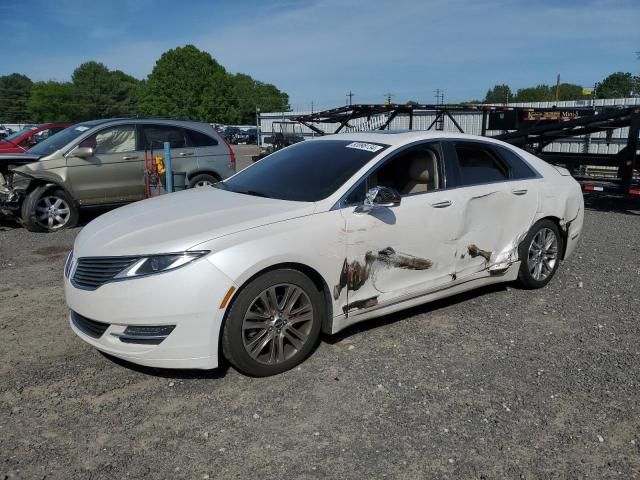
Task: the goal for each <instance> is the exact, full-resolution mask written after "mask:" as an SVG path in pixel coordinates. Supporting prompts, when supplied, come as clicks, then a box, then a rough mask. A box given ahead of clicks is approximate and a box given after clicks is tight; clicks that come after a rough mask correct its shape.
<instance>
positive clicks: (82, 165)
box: [67, 124, 144, 204]
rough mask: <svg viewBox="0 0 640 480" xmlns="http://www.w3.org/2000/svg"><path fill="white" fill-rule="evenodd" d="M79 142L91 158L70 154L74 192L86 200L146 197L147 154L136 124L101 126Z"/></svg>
mask: <svg viewBox="0 0 640 480" xmlns="http://www.w3.org/2000/svg"><path fill="white" fill-rule="evenodd" d="M79 146H81V147H89V148H93V150H94V155H93V156H92V157H90V158H86V159H85V158H79V157H73V156H69V157H67V168H68V170H67V174H68V176H69V183H70V185H71V189H72V191H73V195H74V197H75V198H76V199H78V200H79V201H80V203H82V204H105V203H125V202H131V201H135V200H140V199H142V198H144V177H143V165H144V155H143V151H142V150H141V149H140V146H139V142H138V136H137V130H136V126H135V125H134V124H122V125H116V126H112V127H106V128H102V129H100V130H98V131H97V132H96V133H94V134H93V135H91V136H89V137H88V138H86V139H84V140H83V141H82V142H81V143H80V144H79Z"/></svg>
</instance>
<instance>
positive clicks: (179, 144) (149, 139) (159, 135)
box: [142, 125, 187, 149]
mask: <svg viewBox="0 0 640 480" xmlns="http://www.w3.org/2000/svg"><path fill="white" fill-rule="evenodd" d="M142 129H143V135H144V137H143V138H144V145H145V146H146V147H147V148H153V149H160V148H162V147H163V146H164V143H165V142H169V145H170V146H171V148H184V147H186V146H187V143H186V141H185V134H184V130H183V129H182V128H180V127H172V126H170V125H144V126H143V127H142Z"/></svg>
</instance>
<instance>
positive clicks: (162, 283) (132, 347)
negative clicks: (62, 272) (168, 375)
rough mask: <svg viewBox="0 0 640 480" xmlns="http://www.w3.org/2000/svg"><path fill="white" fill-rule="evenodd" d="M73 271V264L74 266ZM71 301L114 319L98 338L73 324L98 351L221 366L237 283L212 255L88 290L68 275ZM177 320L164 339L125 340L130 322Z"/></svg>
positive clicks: (155, 362)
mask: <svg viewBox="0 0 640 480" xmlns="http://www.w3.org/2000/svg"><path fill="white" fill-rule="evenodd" d="M71 275H73V269H72V271H71ZM64 285H65V296H66V300H67V305H68V306H69V308H70V309H71V310H72V311H73V312H76V313H78V314H79V315H81V316H83V317H86V318H87V319H90V320H93V321H96V322H101V323H105V324H108V327H107V328H106V330H105V331H104V333H103V334H102V335H100V336H99V337H98V338H94V337H93V336H90V335H88V334H87V333H85V332H84V331H83V330H82V329H80V328H78V327H77V326H76V325H75V324H74V321H73V319H72V314H71V313H70V314H69V324H70V326H71V329H72V330H73V331H74V332H75V333H76V335H78V336H79V337H80V338H81V339H82V340H84V341H85V342H87V343H89V344H90V345H92V346H94V347H95V348H97V349H98V350H100V351H102V352H105V353H108V354H110V355H113V356H115V357H118V358H122V359H124V360H127V361H130V362H132V363H137V364H139V365H146V366H150V367H159V368H197V369H209V368H215V367H217V366H218V344H219V341H218V339H219V334H220V327H221V325H222V320H223V317H224V310H223V309H220V308H219V306H220V302H221V301H222V299H223V298H224V296H225V294H226V293H227V291H228V290H229V288H230V287H232V286H235V285H234V284H233V282H232V281H231V280H230V279H229V278H228V277H227V276H225V275H224V274H223V273H222V272H220V270H218V269H217V268H216V267H214V266H213V265H212V264H211V263H210V262H209V261H208V260H207V259H206V258H201V259H199V260H195V261H194V262H192V263H190V264H188V265H186V266H184V267H182V268H178V269H176V270H173V271H169V272H166V273H160V274H157V275H150V276H148V277H142V278H134V279H129V280H125V281H117V282H112V283H107V284H105V285H102V286H101V287H99V288H98V289H96V290H92V291H88V290H82V289H79V288H76V287H75V286H73V285H72V283H71V282H70V281H69V279H68V278H65V282H64ZM145 325H147V326H148V325H154V326H158V325H175V328H174V329H173V330H172V331H171V333H170V334H169V335H168V336H167V337H166V338H165V339H164V340H163V341H162V342H161V343H160V344H159V345H149V344H138V343H128V342H124V341H122V339H121V338H122V334H123V333H124V331H125V329H126V328H127V327H128V326H145Z"/></svg>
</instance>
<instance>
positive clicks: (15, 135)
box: [4, 127, 35, 143]
mask: <svg viewBox="0 0 640 480" xmlns="http://www.w3.org/2000/svg"><path fill="white" fill-rule="evenodd" d="M31 130H35V128H34V127H29V128H23V129H22V130H20V131H19V132H16V133H12V134H11V135H9V136H8V137H5V138H4V140H9V141H10V142H11V140H13V139H14V138H18V137H19V136H20V135H24V134H25V133H27V132H30V131H31ZM11 143H13V142H11Z"/></svg>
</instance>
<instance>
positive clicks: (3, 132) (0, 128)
mask: <svg viewBox="0 0 640 480" xmlns="http://www.w3.org/2000/svg"><path fill="white" fill-rule="evenodd" d="M12 133H13V130H11V129H10V128H9V127H6V126H4V125H0V139H2V138H5V137H8V136H9V135H11V134H12Z"/></svg>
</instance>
